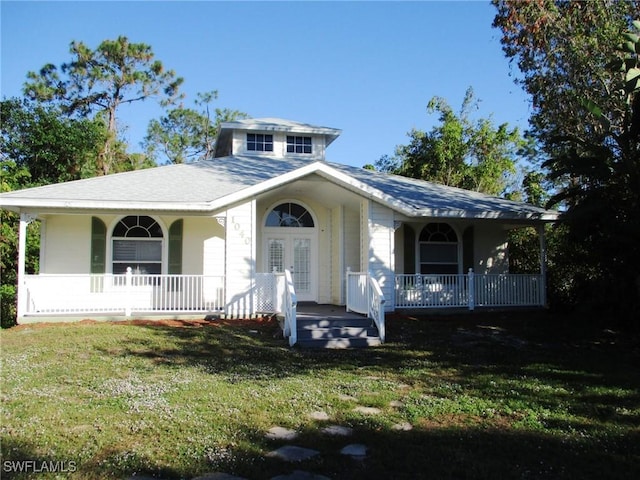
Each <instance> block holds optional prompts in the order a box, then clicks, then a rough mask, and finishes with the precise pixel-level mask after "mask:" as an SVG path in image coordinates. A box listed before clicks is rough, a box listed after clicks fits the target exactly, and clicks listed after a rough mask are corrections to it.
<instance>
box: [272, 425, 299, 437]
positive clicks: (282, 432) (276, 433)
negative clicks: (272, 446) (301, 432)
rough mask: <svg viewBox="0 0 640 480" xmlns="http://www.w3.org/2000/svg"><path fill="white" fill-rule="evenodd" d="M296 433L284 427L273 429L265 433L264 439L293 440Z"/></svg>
mask: <svg viewBox="0 0 640 480" xmlns="http://www.w3.org/2000/svg"><path fill="white" fill-rule="evenodd" d="M297 436H298V432H296V431H295V430H291V429H289V428H284V427H273V428H270V429H269V430H268V431H267V434H266V435H265V437H267V438H268V439H269V440H294V439H295V438H296V437H297Z"/></svg>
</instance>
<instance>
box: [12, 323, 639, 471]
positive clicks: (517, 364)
mask: <svg viewBox="0 0 640 480" xmlns="http://www.w3.org/2000/svg"><path fill="white" fill-rule="evenodd" d="M274 333H275V327H274V325H273V324H270V323H266V322H262V323H255V324H246V323H242V324H238V325H229V324H227V325H221V324H217V323H215V322H211V323H204V322H198V323H193V324H191V325H183V326H167V325H163V324H153V325H150V324H127V323H86V322H83V323H76V324H63V325H49V326H38V325H31V326H29V325H26V326H21V327H17V328H12V329H8V330H3V331H2V332H0V340H1V342H2V344H1V345H2V352H1V358H2V384H1V397H0V400H1V412H0V413H1V417H0V425H1V427H0V432H1V435H2V437H1V439H2V444H1V447H2V463H1V465H0V468H2V472H0V475H1V476H2V478H11V477H21V478H26V477H28V475H19V474H18V475H16V474H15V472H10V471H9V470H10V469H11V468H13V467H12V466H13V465H17V463H16V462H18V461H22V460H33V461H35V462H36V464H38V465H42V462H66V463H62V464H61V465H67V466H69V465H72V466H73V468H72V469H73V470H75V471H73V472H70V471H68V472H65V473H62V474H60V473H58V474H53V473H52V474H46V473H45V474H41V475H39V476H38V477H37V478H67V477H71V478H87V479H89V478H91V479H94V478H128V477H130V476H133V475H147V476H156V477H160V478H192V477H195V476H197V475H202V474H204V473H206V472H213V471H222V472H227V473H232V474H235V475H238V476H243V477H246V478H251V479H254V478H255V479H261V478H271V477H273V476H276V475H280V474H285V473H290V472H292V471H293V470H300V469H302V470H307V471H310V472H314V473H318V474H322V475H326V476H328V477H330V478H345V479H347V478H348V479H371V478H381V479H382V478H384V479H389V478H393V479H402V478H407V479H409V478H411V479H413V478H420V477H422V478H438V479H446V478H481V479H483V478H486V479H499V478H523V479H530V478H534V479H537V478H544V479H546V478H554V479H555V478H567V479H569V478H593V479H602V478H612V479H613V478H615V479H621V478H630V479H631V478H640V390H639V388H640V368H639V367H640V362H639V359H640V348H639V345H638V342H637V338H634V337H632V336H629V335H623V334H620V333H617V332H612V331H607V330H599V329H588V328H586V327H578V328H576V325H575V324H573V325H572V324H569V323H567V322H563V321H562V320H561V319H558V318H554V317H553V316H551V315H550V314H545V313H536V314H531V313H517V314H509V315H505V314H488V313H487V314H480V313H478V314H474V315H463V316H458V317H437V316H432V317H426V318H412V317H397V318H394V317H391V318H389V319H388V342H387V343H386V344H385V345H383V346H382V347H377V348H369V349H363V350H319V351H314V350H299V349H295V348H294V349H289V348H288V347H287V346H286V344H285V342H284V341H283V340H281V339H278V338H274ZM356 406H367V407H376V408H378V409H380V410H381V413H380V414H378V415H367V414H363V413H359V412H357V411H355V410H354V409H355V407H356ZM316 411H323V412H326V413H327V414H328V415H329V416H330V420H329V421H318V420H313V419H312V418H311V417H310V414H311V413H312V412H316ZM403 423H409V424H411V426H412V427H413V428H412V430H410V431H398V430H396V429H395V428H394V426H396V425H398V424H403ZM328 424H337V425H344V426H349V427H352V428H353V429H354V434H353V436H352V437H349V438H336V437H329V436H327V435H325V434H323V433H322V432H321V428H322V427H323V426H326V425H328ZM273 426H283V427H287V428H292V429H295V430H297V431H298V432H300V436H299V438H298V439H296V440H295V441H293V442H283V441H273V440H268V439H266V438H265V432H266V431H267V430H268V429H269V428H271V427H273ZM285 443H293V444H295V445H298V446H302V447H308V448H314V449H316V450H319V451H320V452H321V455H320V456H318V457H315V458H313V459H311V460H309V461H306V462H302V463H300V464H293V465H290V464H285V463H283V462H282V461H280V460H278V459H274V458H269V457H267V456H266V454H267V453H268V452H270V451H272V450H274V449H276V448H277V447H279V446H281V445H283V444H285ZM349 443H363V444H365V445H366V446H367V447H368V449H369V451H368V455H367V457H366V459H365V460H364V461H356V460H353V459H351V458H347V457H344V456H343V455H340V453H339V451H340V449H341V448H342V447H343V446H345V445H347V444H349ZM38 462H39V463H38ZM69 462H72V463H69Z"/></svg>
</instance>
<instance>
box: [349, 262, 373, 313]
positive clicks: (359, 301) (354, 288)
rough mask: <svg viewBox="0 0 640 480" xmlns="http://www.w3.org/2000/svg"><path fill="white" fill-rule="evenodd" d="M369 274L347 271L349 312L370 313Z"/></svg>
mask: <svg viewBox="0 0 640 480" xmlns="http://www.w3.org/2000/svg"><path fill="white" fill-rule="evenodd" d="M368 278H369V274H367V273H366V272H352V271H351V270H347V282H346V296H347V312H356V313H362V314H363V315H367V314H368V313H369V293H368V289H369V282H368Z"/></svg>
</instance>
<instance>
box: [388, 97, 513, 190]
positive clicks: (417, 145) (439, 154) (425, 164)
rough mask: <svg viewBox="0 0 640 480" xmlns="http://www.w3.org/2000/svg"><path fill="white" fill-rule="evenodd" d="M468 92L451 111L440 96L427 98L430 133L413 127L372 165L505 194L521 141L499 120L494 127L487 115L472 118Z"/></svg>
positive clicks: (471, 99) (472, 100)
mask: <svg viewBox="0 0 640 480" xmlns="http://www.w3.org/2000/svg"><path fill="white" fill-rule="evenodd" d="M477 103H478V102H477V101H476V99H475V97H474V95H473V90H472V89H471V88H469V89H468V90H467V92H466V95H465V98H464V101H463V103H462V108H461V110H460V113H459V114H456V113H455V112H454V111H453V110H452V109H451V107H450V106H449V105H448V103H447V102H446V101H445V100H444V99H443V98H440V97H433V98H432V99H431V101H430V102H429V104H428V106H427V110H428V112H429V113H434V112H437V113H439V114H440V124H439V125H438V126H436V127H434V128H433V129H432V130H431V132H428V133H427V132H423V131H421V130H417V129H413V130H411V132H409V134H408V135H409V138H410V142H409V143H408V144H407V145H400V146H398V147H396V151H395V155H394V156H393V157H389V156H384V157H382V158H381V159H380V160H378V162H376V167H377V168H378V169H380V170H382V171H386V172H390V173H395V174H398V175H404V176H407V177H412V178H419V179H422V180H429V181H434V182H439V183H442V184H444V185H449V186H455V187H461V188H466V189H469V190H475V191H478V192H483V193H487V194H491V195H500V194H502V195H505V194H506V193H507V191H508V189H509V188H510V187H512V181H513V178H512V175H513V174H514V173H515V165H516V159H517V155H518V151H519V149H520V148H521V146H522V145H523V140H522V138H521V137H520V134H519V132H518V129H517V128H514V129H510V128H509V126H508V125H507V124H506V123H505V124H502V125H499V126H498V127H497V128H496V127H495V126H494V125H493V123H492V121H491V120H490V119H480V120H477V121H475V122H474V121H473V120H472V119H471V111H472V110H473V109H477Z"/></svg>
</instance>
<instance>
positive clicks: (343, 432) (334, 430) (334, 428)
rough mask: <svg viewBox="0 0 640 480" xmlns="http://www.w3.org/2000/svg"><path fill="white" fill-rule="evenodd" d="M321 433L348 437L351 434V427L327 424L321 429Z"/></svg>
mask: <svg viewBox="0 0 640 480" xmlns="http://www.w3.org/2000/svg"><path fill="white" fill-rule="evenodd" d="M322 433H326V434H327V435H334V436H336V437H349V436H351V435H353V428H350V427H343V426H342V425H329V426H328V427H324V428H323V429H322Z"/></svg>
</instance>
